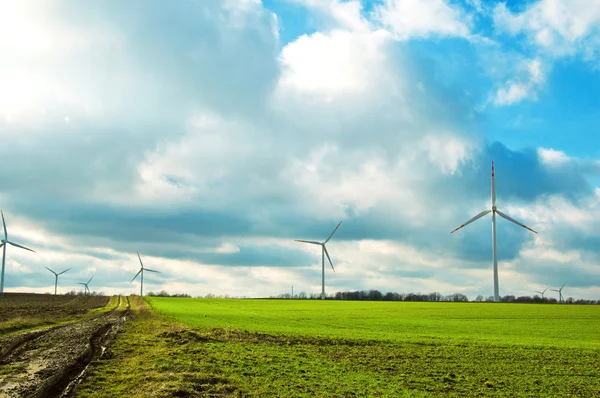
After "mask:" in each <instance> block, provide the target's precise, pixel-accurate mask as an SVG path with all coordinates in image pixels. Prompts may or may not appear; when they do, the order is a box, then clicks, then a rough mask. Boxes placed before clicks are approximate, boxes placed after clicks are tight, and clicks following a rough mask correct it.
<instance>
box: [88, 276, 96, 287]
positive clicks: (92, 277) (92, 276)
mask: <svg viewBox="0 0 600 398" xmlns="http://www.w3.org/2000/svg"><path fill="white" fill-rule="evenodd" d="M92 279H94V276H92V277H91V278H90V280H89V281H87V283H86V285H87V284H88V283H90V282H91V281H92Z"/></svg>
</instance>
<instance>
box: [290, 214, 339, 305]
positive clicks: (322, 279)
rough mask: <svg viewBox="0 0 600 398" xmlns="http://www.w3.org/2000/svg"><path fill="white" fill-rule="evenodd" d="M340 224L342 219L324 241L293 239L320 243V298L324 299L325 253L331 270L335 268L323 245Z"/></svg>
mask: <svg viewBox="0 0 600 398" xmlns="http://www.w3.org/2000/svg"><path fill="white" fill-rule="evenodd" d="M341 224H342V221H340V223H339V224H338V225H337V227H335V229H334V230H333V232H332V233H331V235H329V238H327V240H326V241H325V242H315V241H313V240H300V239H295V241H296V242H302V243H310V244H312V245H320V246H321V248H322V250H321V300H325V255H327V259H328V260H329V264H330V265H331V269H332V270H333V272H335V268H333V263H332V262H331V257H329V252H327V248H326V247H325V244H326V243H327V242H329V240H330V239H331V237H332V236H333V234H335V231H337V229H338V228H339V227H340V225H341Z"/></svg>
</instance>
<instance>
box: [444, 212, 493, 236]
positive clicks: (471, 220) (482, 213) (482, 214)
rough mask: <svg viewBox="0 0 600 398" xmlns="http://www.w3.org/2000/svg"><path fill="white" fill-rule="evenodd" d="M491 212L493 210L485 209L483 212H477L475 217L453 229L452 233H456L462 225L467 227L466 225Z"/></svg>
mask: <svg viewBox="0 0 600 398" xmlns="http://www.w3.org/2000/svg"><path fill="white" fill-rule="evenodd" d="M489 212H491V210H484V211H482V212H481V213H479V214H477V215H476V216H475V217H473V218H471V219H470V220H469V221H467V222H466V223H464V224H463V225H461V226H460V227H458V228H456V229H455V230H454V231H452V232H450V233H451V234H453V233H455V232H456V231H458V230H459V229H461V228H462V227H465V226H467V225H469V224H471V223H472V222H473V221H476V220H479V219H480V218H481V217H483V216H485V215H486V214H488V213H489Z"/></svg>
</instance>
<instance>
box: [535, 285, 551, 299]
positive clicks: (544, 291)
mask: <svg viewBox="0 0 600 398" xmlns="http://www.w3.org/2000/svg"><path fill="white" fill-rule="evenodd" d="M546 290H548V288H545V289H544V290H543V291H541V292H539V291H537V290H534V292H535V293H539V294H541V295H542V300H543V299H544V293H546Z"/></svg>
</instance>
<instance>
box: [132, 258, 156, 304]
mask: <svg viewBox="0 0 600 398" xmlns="http://www.w3.org/2000/svg"><path fill="white" fill-rule="evenodd" d="M136 253H137V255H138V258H139V259H140V270H139V271H138V273H137V274H135V276H134V277H133V279H132V280H131V282H133V281H134V280H135V278H137V277H138V275H139V274H142V277H141V280H140V281H141V284H140V297H143V296H144V271H150V272H157V273H159V274H160V271H154V270H152V269H148V268H144V264H143V263H142V258H141V257H140V252H136ZM131 282H129V283H131Z"/></svg>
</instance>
